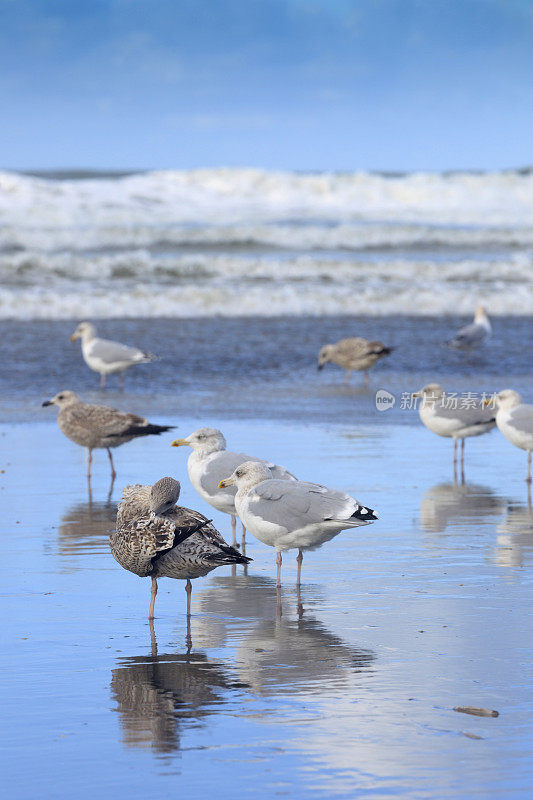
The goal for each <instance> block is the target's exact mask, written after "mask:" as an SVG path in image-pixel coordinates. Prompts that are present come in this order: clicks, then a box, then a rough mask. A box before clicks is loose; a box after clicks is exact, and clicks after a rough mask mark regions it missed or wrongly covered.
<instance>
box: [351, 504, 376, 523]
mask: <svg viewBox="0 0 533 800" xmlns="http://www.w3.org/2000/svg"><path fill="white" fill-rule="evenodd" d="M352 519H360V520H361V521H362V522H373V521H374V520H375V519H379V517H378V515H377V514H376V512H375V511H373V510H372V509H371V508H366V507H365V506H357V508H356V509H355V511H354V512H353V514H352Z"/></svg>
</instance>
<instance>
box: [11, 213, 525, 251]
mask: <svg viewBox="0 0 533 800" xmlns="http://www.w3.org/2000/svg"><path fill="white" fill-rule="evenodd" d="M498 247H505V248H511V249H515V248H521V247H522V248H523V247H533V227H531V228H527V227H516V228H503V227H491V226H488V227H485V228H480V227H469V228H467V227H450V226H429V225H409V224H403V223H402V224H398V223H396V224H395V223H387V222H379V223H378V222H374V223H342V224H328V225H325V224H322V225H318V224H312V223H303V222H302V221H298V222H292V223H291V224H288V223H284V224H275V223H271V224H256V225H245V224H242V225H225V226H220V225H211V226H207V225H204V226H200V225H197V226H194V227H191V226H189V227H187V226H166V227H165V226H147V225H140V224H139V225H131V224H130V225H127V226H122V227H121V226H112V227H109V226H105V227H98V226H92V227H88V228H87V227H86V228H69V227H65V228H35V227H28V226H26V227H22V226H19V227H15V226H9V225H6V226H4V227H3V228H0V255H1V254H3V253H4V254H8V255H11V254H14V253H19V252H24V251H26V250H29V251H33V250H40V251H42V252H47V253H50V252H54V251H56V252H57V251H59V252H60V251H69V252H84V251H88V252H91V253H96V252H98V251H103V252H108V251H129V250H134V249H147V250H150V251H152V252H157V251H173V250H184V249H193V250H205V251H209V252H211V251H213V250H220V251H224V250H244V249H249V250H254V249H260V250H300V251H308V250H314V251H317V250H320V251H327V250H346V251H354V252H357V251H372V250H380V251H387V250H394V249H398V248H403V249H408V250H429V249H463V250H469V249H470V250H473V249H479V248H489V249H490V248H498Z"/></svg>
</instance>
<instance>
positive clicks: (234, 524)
mask: <svg viewBox="0 0 533 800" xmlns="http://www.w3.org/2000/svg"><path fill="white" fill-rule="evenodd" d="M231 532H232V534H233V541H232V545H233V547H238V544H237V517H236V516H235V514H232V515H231Z"/></svg>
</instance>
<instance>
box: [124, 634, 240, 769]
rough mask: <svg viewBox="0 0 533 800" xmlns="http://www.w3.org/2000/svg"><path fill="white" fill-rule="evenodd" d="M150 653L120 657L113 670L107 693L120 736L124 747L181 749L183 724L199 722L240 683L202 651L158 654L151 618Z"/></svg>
mask: <svg viewBox="0 0 533 800" xmlns="http://www.w3.org/2000/svg"><path fill="white" fill-rule="evenodd" d="M150 632H151V643H152V646H151V653H150V655H147V656H132V657H130V658H124V659H122V660H121V661H120V662H119V666H118V667H117V668H116V669H114V670H113V672H112V678H111V693H112V696H113V699H114V700H115V701H116V703H117V708H116V710H117V711H118V712H119V716H120V724H121V727H122V731H123V741H124V744H126V745H127V746H128V747H152V748H154V750H156V751H157V752H158V753H161V754H168V753H172V752H174V751H177V750H179V749H180V736H181V734H182V732H183V729H184V728H185V727H186V725H187V724H188V723H192V722H195V721H196V722H199V721H200V720H202V719H204V718H206V717H207V716H209V715H210V714H212V713H214V712H215V710H216V707H217V706H220V705H221V704H222V703H224V702H225V701H226V699H227V700H229V691H230V690H231V689H235V688H241V687H240V686H239V685H238V684H235V683H234V682H232V681H231V679H230V677H229V676H228V673H227V672H226V670H225V668H224V666H223V665H222V664H219V663H216V662H214V661H213V662H212V661H210V660H209V659H208V658H207V656H206V655H205V654H204V653H199V652H191V648H190V644H189V647H188V648H187V651H186V652H185V653H183V654H176V653H166V654H162V655H158V652H157V642H156V638H155V631H154V627H153V622H152V621H150Z"/></svg>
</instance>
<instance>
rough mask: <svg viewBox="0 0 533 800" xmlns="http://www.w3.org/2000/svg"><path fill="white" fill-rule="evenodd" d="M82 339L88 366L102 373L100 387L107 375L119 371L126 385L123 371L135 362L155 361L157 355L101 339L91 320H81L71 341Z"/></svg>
mask: <svg viewBox="0 0 533 800" xmlns="http://www.w3.org/2000/svg"><path fill="white" fill-rule="evenodd" d="M76 339H81V352H82V355H83V359H84V361H85V363H86V364H87V366H88V367H89V368H90V369H92V370H94V371H95V372H98V373H100V388H102V389H103V388H104V386H105V379H106V376H107V375H112V374H114V373H115V372H118V373H119V380H120V385H121V386H123V385H124V378H123V375H122V373H123V372H124V371H125V370H127V369H129V367H133V366H134V365H135V364H147V363H148V362H149V361H154V360H155V359H156V356H154V355H152V354H151V353H146V352H145V351H144V350H139V348H138V347H130V346H129V345H126V344H120V342H114V341H112V340H111V339H100V338H99V337H98V336H97V335H96V328H95V327H94V325H93V324H92V323H90V322H80V324H79V325H78V327H77V328H76V330H75V331H74V333H73V334H72V336H71V337H70V341H71V342H74V341H75V340H76Z"/></svg>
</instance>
